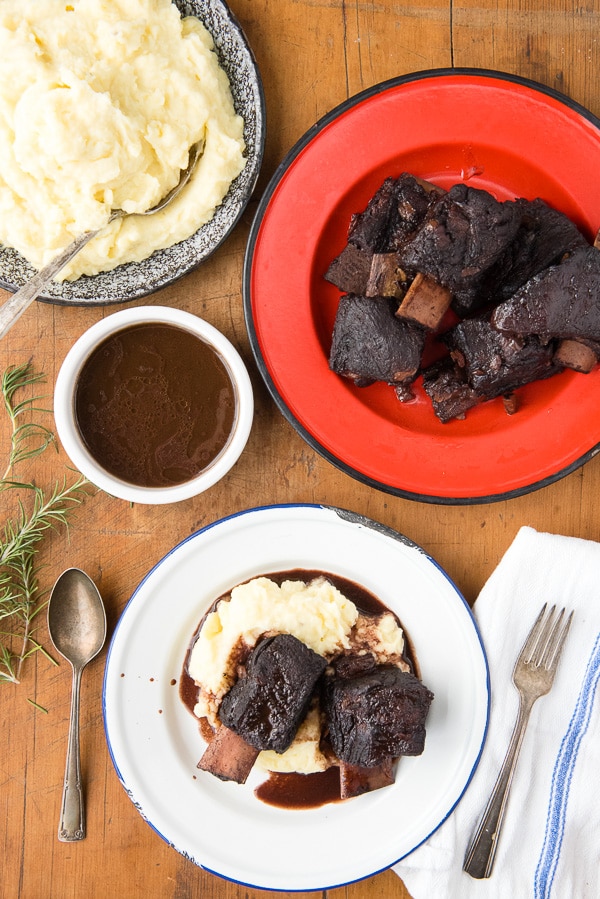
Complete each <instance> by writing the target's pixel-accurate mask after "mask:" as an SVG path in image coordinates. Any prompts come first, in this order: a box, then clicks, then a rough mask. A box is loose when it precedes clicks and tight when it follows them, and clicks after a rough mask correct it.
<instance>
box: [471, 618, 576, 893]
mask: <svg viewBox="0 0 600 899" xmlns="http://www.w3.org/2000/svg"><path fill="white" fill-rule="evenodd" d="M555 611H556V606H552V608H551V609H550V610H548V611H547V606H546V604H545V605H544V606H543V607H542V610H541V612H540V614H539V615H538V617H537V618H536V620H535V623H534V625H533V627H532V628H531V631H530V632H529V636H528V637H527V639H526V641H525V643H524V645H523V648H522V650H521V652H520V653H519V657H518V659H517V661H516V662H515V667H514V670H513V683H514V685H515V687H516V688H517V690H518V691H519V714H518V715H517V720H516V723H515V727H514V730H513V733H512V737H511V739H510V743H509V746H508V751H507V753H506V757H505V759H504V762H503V763H502V768H501V769H500V773H499V774H498V779H497V780H496V783H495V785H494V789H493V790H492V793H491V796H490V798H489V800H488V803H487V805H486V807H485V811H484V812H483V815H482V816H481V820H480V822H479V824H478V825H477V828H476V830H475V833H474V834H473V836H472V838H471V842H470V844H469V848H468V849H467V854H466V855H465V861H464V864H463V871H466V872H467V874H470V875H471V877H476V878H478V879H481V878H484V877H489V876H490V874H491V873H492V867H493V864H494V858H495V856H496V849H497V847H498V839H499V837H500V831H501V829H502V823H503V821H504V813H505V811H506V804H507V800H508V794H509V791H510V787H511V784H512V780H513V774H514V772H515V767H516V764H517V758H518V756H519V750H520V749H521V744H522V742H523V737H524V735H525V728H526V727H527V722H528V721H529V715H530V713H531V709H532V708H533V704H534V702H535V701H536V699H539V697H540V696H544V694H545V693H548V692H549V690H550V688H551V686H552V684H553V682H554V675H555V674H556V669H557V667H558V662H559V659H560V654H561V651H562V648H563V646H564V643H565V639H566V637H567V633H568V631H569V627H570V625H571V619H572V618H573V612H571V614H570V615H569V617H568V618H567V620H566V621H565V622H564V624H563V619H564V616H565V610H564V609H561V610H560V612H559V613H558V615H555Z"/></svg>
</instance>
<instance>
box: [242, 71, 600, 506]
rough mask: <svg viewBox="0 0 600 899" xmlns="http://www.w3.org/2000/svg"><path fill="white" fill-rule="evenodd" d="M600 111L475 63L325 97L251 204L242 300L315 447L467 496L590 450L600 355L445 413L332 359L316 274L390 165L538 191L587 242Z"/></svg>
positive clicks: (596, 203)
mask: <svg viewBox="0 0 600 899" xmlns="http://www.w3.org/2000/svg"><path fill="white" fill-rule="evenodd" d="M599 164H600V121H599V120H598V119H596V118H595V117H594V116H593V115H592V114H591V113H590V112H588V111H587V110H585V109H584V108H582V107H581V106H579V105H577V104H576V103H574V102H572V101H570V100H568V99H567V98H566V97H564V96H562V95H560V94H557V93H556V92H554V91H551V90H549V89H548V88H545V87H543V86H541V85H539V84H535V83H532V82H530V81H526V80H524V79H521V78H517V77H515V76H510V75H505V74H501V73H497V72H489V71H485V70H474V69H452V70H446V69H444V70H434V71H429V72H421V73H417V74H415V75H410V76H407V77H402V78H398V79H394V80H392V81H387V82H385V83H383V84H380V85H377V86H375V87H373V88H371V89H369V90H367V91H365V92H363V93H361V94H358V95H357V96H356V97H353V98H352V99H351V100H349V101H348V102H346V103H343V104H342V105H341V106H339V107H337V108H336V109H334V110H333V111H332V112H331V113H330V114H328V115H327V116H325V118H323V119H322V120H321V121H320V122H318V123H317V124H316V125H315V126H314V128H312V129H311V130H310V131H309V132H307V133H306V134H305V135H304V137H303V138H302V139H301V140H300V141H299V142H298V143H297V144H296V146H295V147H294V148H293V149H292V150H291V151H290V153H289V154H288V156H287V157H286V159H285V160H284V161H283V163H282V164H281V166H280V167H279V169H278V170H277V172H276V173H275V175H274V177H273V179H272V180H271V182H270V184H269V186H268V188H267V190H266V192H265V195H264V196H263V198H262V200H261V203H260V205H259V208H258V211H257V214H256V217H255V220H254V223H253V226H252V231H251V234H250V240H249V244H248V250H247V253H246V260H245V270H244V309H245V314H246V323H247V326H248V332H249V335H250V341H251V344H252V349H253V352H254V355H255V357H256V360H257V363H258V366H259V368H260V371H261V373H262V375H263V378H264V379H265V382H266V384H267V386H268V388H269V390H270V391H271V393H272V395H273V397H274V399H275V401H276V402H277V404H278V406H279V408H280V409H281V411H282V412H283V413H284V415H285V416H286V417H287V418H288V419H289V421H290V422H291V423H292V424H293V425H294V427H295V428H296V429H297V430H298V432H299V433H300V434H301V435H302V436H303V437H304V439H305V440H306V441H307V442H308V443H309V444H310V445H311V446H312V447H314V449H315V450H317V451H318V452H320V453H321V454H322V455H323V456H325V458H327V459H329V460H330V461H331V462H332V463H333V464H334V465H336V466H338V467H339V468H340V469H342V470H343V471H345V472H347V473H348V474H350V475H352V476H353V477H355V478H357V479H358V480H360V481H363V482H365V483H367V484H370V485H372V486H374V487H377V488H379V489H382V490H385V491H387V492H389V493H393V494H396V495H399V496H404V497H408V498H410V499H416V500H421V501H424V502H436V503H476V502H483V501H490V500H497V499H502V498H506V497H511V496H517V495H519V494H523V493H527V492H529V491H531V490H535V489H537V488H539V487H542V486H544V485H546V484H548V483H551V482H552V481H555V480H558V479H559V478H561V477H563V476H564V475H566V474H568V473H569V472H570V471H573V470H574V469H575V468H577V467H578V466H580V465H582V464H583V463H584V462H585V461H587V460H588V459H589V458H591V456H592V455H594V454H595V453H596V452H597V451H598V450H599V449H600V411H599V410H600V366H598V367H596V369H595V370H594V371H593V372H592V373H590V374H589V375H581V374H576V373H574V372H563V373H562V374H560V375H557V376H555V377H553V378H551V379H549V380H547V381H542V382H539V383H535V384H532V385H528V386H527V387H525V388H522V389H521V390H520V391H519V396H520V407H519V411H518V412H517V413H516V414H515V415H512V416H509V415H507V414H506V413H505V411H504V409H503V406H502V401H501V400H494V401H492V402H489V403H484V404H483V405H481V406H479V407H477V408H475V409H472V410H470V411H469V412H468V413H467V417H466V419H465V420H464V421H454V422H450V423H449V424H445V425H444V424H441V423H440V422H439V421H438V419H437V418H436V417H435V415H434V413H433V410H432V408H431V405H430V403H429V400H428V398H427V397H426V395H425V394H424V392H423V390H422V388H421V386H420V384H419V382H417V386H416V394H417V396H416V399H415V401H414V402H412V403H407V404H402V403H399V402H398V400H397V399H396V397H395V394H394V391H393V389H392V388H390V387H388V386H387V385H382V384H376V385H373V386H371V387H367V388H357V387H354V386H353V385H352V384H351V383H350V382H348V381H346V380H344V379H342V378H340V377H338V376H337V375H335V374H333V372H331V371H330V369H329V367H328V354H329V347H330V343H331V333H332V328H333V322H334V318H335V313H336V309H337V305H338V302H339V297H340V292H339V290H337V288H335V287H334V286H333V285H331V284H329V283H327V282H326V281H325V280H324V279H323V273H324V272H325V270H326V269H327V266H328V265H329V263H330V261H331V260H332V259H333V258H334V256H336V255H337V253H339V252H340V250H341V249H342V247H343V245H344V242H345V239H346V233H347V228H348V222H349V219H350V215H351V214H352V213H353V212H356V211H359V210H361V209H363V208H364V206H365V205H366V203H367V200H368V199H369V197H370V196H371V195H372V194H373V193H374V191H375V190H376V189H377V188H378V187H379V185H380V184H381V182H382V181H383V180H384V178H385V177H386V176H388V175H396V176H397V175H399V174H400V173H401V172H402V171H408V172H412V173H414V174H416V175H419V176H421V177H423V178H427V179H429V180H431V181H434V182H436V183H437V184H440V185H441V186H442V187H446V188H447V187H450V186H451V185H452V184H454V183H456V182H458V181H468V183H469V184H470V185H472V186H473V187H479V188H484V189H486V190H489V191H491V192H492V193H493V194H494V195H495V196H496V197H497V198H498V199H509V198H514V197H517V196H521V197H528V198H530V199H533V198H534V197H541V198H542V199H544V200H545V201H546V202H547V203H549V204H550V205H552V206H554V207H556V208H557V209H560V210H562V211H563V212H565V213H566V214H567V215H568V216H569V217H570V218H571V219H573V220H574V221H575V222H576V224H577V225H578V226H579V227H580V228H581V230H582V231H583V232H584V233H585V234H586V236H587V237H588V239H590V241H591V240H593V238H594V236H595V234H596V231H597V229H598V226H599V225H600V179H598V167H599Z"/></svg>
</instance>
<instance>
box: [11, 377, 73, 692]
mask: <svg viewBox="0 0 600 899" xmlns="http://www.w3.org/2000/svg"><path fill="white" fill-rule="evenodd" d="M43 381H44V376H43V375H42V374H40V373H37V372H35V371H34V370H33V368H32V366H31V363H29V362H27V363H25V364H24V365H19V366H11V367H9V368H7V369H6V371H5V372H4V375H3V376H2V382H1V387H0V389H1V391H2V397H3V399H4V407H5V410H6V413H7V415H8V419H9V422H10V437H9V450H8V459H7V464H6V469H5V472H4V476H3V477H2V479H0V492H2V491H8V490H14V491H18V495H17V505H16V513H15V514H14V516H13V517H12V518H9V519H8V520H7V521H6V523H5V524H4V526H3V528H2V529H0V683H2V682H12V683H19V681H20V678H21V668H22V666H23V663H24V661H25V660H26V659H27V658H28V657H29V656H31V655H32V654H33V653H35V652H40V651H41V652H42V653H43V654H44V655H46V656H47V657H48V658H49V659H51V660H52V661H54V660H53V659H52V657H51V656H50V655H49V654H48V653H47V652H46V650H45V649H44V647H43V646H42V645H41V643H39V642H38V641H37V640H36V638H35V630H36V623H37V622H36V619H37V617H38V615H39V613H40V611H41V610H42V609H43V608H44V607H45V605H46V603H45V602H43V595H42V594H41V593H40V590H39V586H38V572H39V569H38V566H37V563H36V562H37V560H36V555H37V551H38V549H39V548H40V543H41V542H42V541H43V540H44V538H46V537H47V536H48V534H49V532H51V531H55V530H57V529H58V528H60V527H62V526H67V525H68V519H69V516H70V514H71V512H72V511H73V509H74V508H75V507H76V506H78V505H79V504H80V503H81V502H82V501H83V499H84V496H85V490H84V487H85V485H86V484H87V483H88V482H87V480H86V479H85V478H84V477H83V476H82V475H80V476H79V477H78V478H77V479H76V480H75V482H74V483H72V484H70V485H69V484H68V483H67V480H66V477H65V478H64V479H63V481H62V483H60V482H57V483H56V484H55V485H54V487H53V488H52V490H51V491H50V493H49V495H48V494H47V492H46V491H45V490H44V489H43V488H42V487H40V486H37V485H35V484H33V483H31V482H28V481H24V480H21V479H19V478H18V477H16V476H15V471H14V470H15V467H16V466H18V465H19V464H21V463H22V462H24V461H25V460H28V459H32V458H34V457H35V456H38V455H40V454H41V453H43V452H44V450H46V449H47V448H48V447H49V446H51V445H56V442H55V438H54V434H53V433H52V431H50V430H49V428H46V427H45V426H44V425H42V424H40V423H39V421H37V420H35V419H34V416H36V415H39V414H42V413H48V410H47V409H44V408H43V407H41V406H39V405H38V402H39V401H40V397H39V396H26V397H25V398H21V394H22V392H23V391H24V390H26V389H31V388H32V387H33V385H36V384H38V383H41V382H43ZM18 397H19V398H18ZM21 494H24V495H25V498H26V499H27V500H28V502H25V501H24V498H22V495H21Z"/></svg>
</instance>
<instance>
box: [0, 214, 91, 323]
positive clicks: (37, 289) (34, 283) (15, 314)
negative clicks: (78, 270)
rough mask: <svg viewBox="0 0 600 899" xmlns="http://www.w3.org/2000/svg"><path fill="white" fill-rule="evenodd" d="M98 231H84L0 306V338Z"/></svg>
mask: <svg viewBox="0 0 600 899" xmlns="http://www.w3.org/2000/svg"><path fill="white" fill-rule="evenodd" d="M97 233H98V231H97V230H96V231H86V232H85V233H84V234H81V235H80V236H79V237H78V238H76V239H75V240H74V241H73V242H72V243H70V244H69V245H68V246H67V247H65V248H64V250H62V251H61V252H60V253H59V254H58V256H56V257H55V258H54V259H53V260H52V262H49V263H48V265H45V266H44V268H42V269H40V270H39V272H36V274H35V275H34V276H33V278H31V280H30V281H28V282H27V283H26V284H24V285H23V287H20V288H19V290H17V291H16V293H13V295H12V296H11V297H9V298H8V300H7V301H6V302H5V303H4V304H3V305H2V306H0V338H2V337H4V335H5V334H6V332H7V331H8V330H9V329H10V328H12V326H13V325H14V323H15V322H16V321H17V319H19V318H20V317H21V316H22V315H23V313H24V312H25V310H26V309H27V308H28V307H29V306H30V305H31V303H33V301H34V300H35V298H36V297H38V296H39V295H40V294H41V292H42V291H43V289H44V287H46V286H47V285H48V284H49V283H50V281H51V280H52V278H53V277H54V276H55V275H57V274H58V273H59V271H60V270H61V269H63V268H64V267H65V265H66V264H67V262H70V261H71V259H72V258H73V256H76V255H77V253H79V251H80V250H81V249H82V248H83V247H84V246H85V245H86V243H89V241H90V240H91V239H92V237H94V236H95V235H96V234H97Z"/></svg>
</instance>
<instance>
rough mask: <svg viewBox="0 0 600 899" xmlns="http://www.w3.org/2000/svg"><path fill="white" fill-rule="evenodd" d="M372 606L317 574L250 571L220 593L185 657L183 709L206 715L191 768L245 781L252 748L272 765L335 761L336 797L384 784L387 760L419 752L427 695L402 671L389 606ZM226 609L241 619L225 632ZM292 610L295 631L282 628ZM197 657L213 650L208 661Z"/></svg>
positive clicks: (308, 769) (292, 767) (299, 768)
mask: <svg viewBox="0 0 600 899" xmlns="http://www.w3.org/2000/svg"><path fill="white" fill-rule="evenodd" d="M249 609H250V610H251V611H252V613H253V614H251V611H249ZM382 609H383V611H382V612H381V613H378V614H363V613H362V612H359V610H358V609H357V607H356V606H355V605H354V603H352V602H351V601H350V600H349V599H347V598H346V597H345V596H344V595H343V594H342V593H341V592H340V591H339V590H338V589H337V587H335V586H334V585H333V584H332V583H331V582H330V581H329V580H328V579H327V578H325V577H320V578H315V579H312V580H311V581H309V583H304V582H302V581H291V580H283V581H282V583H281V584H279V585H278V584H276V583H274V582H273V581H272V580H270V579H269V578H256V579H254V580H253V581H250V582H248V583H247V584H242V585H240V587H236V588H235V589H234V590H233V591H232V592H231V594H230V595H229V596H228V597H224V598H222V599H221V600H220V601H219V602H218V603H217V604H216V606H215V607H214V609H213V611H211V612H210V613H209V614H208V615H207V616H206V618H205V619H204V621H203V623H202V626H201V627H200V630H199V632H198V636H197V638H196V641H195V644H194V646H193V647H192V650H191V652H190V656H189V660H188V670H189V673H190V675H191V676H192V677H193V679H194V680H195V682H196V684H197V686H198V687H199V701H198V703H197V705H196V708H195V709H194V713H195V714H196V715H197V716H198V717H200V718H201V720H202V721H203V722H204V724H205V725H206V724H207V723H210V728H207V727H206V726H204V727H203V728H202V733H203V734H204V735H205V736H207V735H208V736H209V741H208V746H207V748H206V750H205V752H204V754H203V756H202V758H201V760H200V762H199V763H198V767H199V768H200V769H202V770H204V771H208V772H210V773H211V774H214V775H215V776H216V777H219V778H220V779H222V780H232V781H235V782H237V783H245V781H246V779H247V777H248V775H249V774H250V771H251V770H252V768H253V766H254V764H255V762H256V761H257V759H258V758H259V755H260V757H261V759H262V760H263V764H262V765H261V767H264V768H267V770H271V771H280V772H281V771H284V772H285V771H287V772H296V773H300V774H308V773H312V772H318V771H324V770H327V769H329V768H332V767H334V766H335V767H338V768H339V770H340V797H341V798H350V797H351V796H357V795H359V794H361V793H365V792H367V791H370V790H374V789H377V788H379V787H383V786H387V785H389V784H391V783H393V782H394V762H395V760H396V759H397V758H398V757H399V756H401V755H420V754H421V753H422V752H423V749H424V745H425V721H426V718H427V714H428V711H429V706H430V704H431V701H432V699H433V694H432V693H431V691H430V690H428V689H427V687H426V686H424V684H422V683H421V681H420V680H419V679H418V678H417V677H416V676H415V675H414V674H413V672H412V670H410V669H411V665H410V664H409V662H408V660H407V657H406V655H405V654H404V635H403V632H402V629H401V628H400V626H399V623H398V622H397V620H396V618H395V616H394V615H393V614H392V613H391V612H390V611H389V610H387V609H384V607H382ZM264 615H266V616H267V617H266V618H264V617H263V616H264ZM211 616H217V618H216V620H215V619H214V618H211ZM253 617H254V621H255V622H258V621H262V625H261V626H259V627H257V628H255V630H254V633H252V634H249V632H248V631H244V630H243V627H244V624H243V622H244V621H246V623H248V621H249V620H251V619H252V618H253ZM311 618H312V619H314V620H313V621H312V622H311V620H310V619H311ZM232 619H237V620H238V621H239V622H241V623H242V624H241V626H242V631H241V632H240V633H239V634H238V635H237V637H236V636H235V632H233V633H229V634H228V633H227V632H228V629H229V628H230V625H231V621H232ZM294 620H295V621H296V622H297V628H298V633H296V634H292V633H289V632H286V631H284V630H283V627H282V625H283V622H284V621H286V622H287V624H286V626H287V627H288V628H289V629H292V627H293V622H294ZM306 625H308V627H306ZM204 631H206V632H207V633H205V634H204V636H202V635H203V632H204ZM259 631H260V632H259ZM201 638H202V639H201ZM309 643H312V646H311V645H309ZM321 643H322V644H323V645H320V644H321ZM220 644H222V645H220ZM249 644H252V645H251V646H250V645H249ZM242 645H245V646H246V649H245V650H243V649H241V646H242ZM323 646H325V649H323ZM224 647H225V648H224ZM199 657H200V658H199ZM207 657H212V659H213V661H214V660H215V659H219V660H220V662H219V665H217V666H214V665H213V670H212V671H211V665H210V664H207ZM232 660H233V664H232ZM215 667H216V668H217V669H219V670H218V671H217V673H216V674H215V670H214V669H215ZM221 667H223V670H220V668H221ZM202 671H204V672H205V675H206V679H207V681H211V679H212V686H210V685H209V689H207V684H206V683H202V682H201V681H200V680H199V679H198V677H199V674H200V673H201V672H202ZM213 691H214V692H213ZM217 694H218V695H217ZM208 731H210V734H208ZM286 759H289V761H287V762H286Z"/></svg>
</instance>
